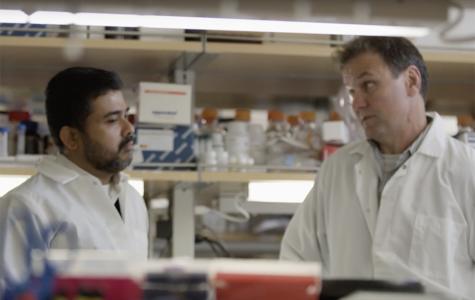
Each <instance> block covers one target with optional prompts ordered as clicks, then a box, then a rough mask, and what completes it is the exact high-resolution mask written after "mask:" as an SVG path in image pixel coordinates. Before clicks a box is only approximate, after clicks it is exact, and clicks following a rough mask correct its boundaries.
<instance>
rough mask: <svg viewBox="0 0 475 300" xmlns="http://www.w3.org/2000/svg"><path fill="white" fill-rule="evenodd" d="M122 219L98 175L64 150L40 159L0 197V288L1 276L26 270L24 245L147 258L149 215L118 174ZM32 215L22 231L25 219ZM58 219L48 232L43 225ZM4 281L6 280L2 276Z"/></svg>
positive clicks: (19, 275) (19, 274)
mask: <svg viewBox="0 0 475 300" xmlns="http://www.w3.org/2000/svg"><path fill="white" fill-rule="evenodd" d="M119 188H120V194H119V202H120V206H121V212H122V216H123V219H122V218H121V217H120V215H119V214H118V212H117V210H116V208H115V207H114V204H113V203H112V202H111V200H110V199H109V198H108V196H107V195H106V191H105V190H104V189H103V188H102V187H101V183H100V181H99V179H97V178H96V177H94V176H92V175H90V174H88V173H86V172H84V171H83V170H82V169H79V167H77V166H76V165H74V164H73V163H72V162H70V161H69V160H67V159H66V158H65V157H64V156H61V155H60V156H56V157H48V158H45V159H44V160H43V161H42V162H40V164H39V166H38V173H37V174H36V175H34V176H32V177H31V178H29V179H28V180H27V181H26V182H25V183H24V184H22V185H20V186H19V187H17V188H16V189H14V190H12V191H10V192H9V193H8V194H7V195H5V196H4V197H3V198H2V199H0V291H1V286H2V281H3V280H5V276H9V277H10V278H11V279H15V280H18V279H21V278H22V277H24V276H25V275H24V274H25V263H24V254H23V253H24V247H25V242H26V239H27V240H28V242H29V243H32V244H36V246H40V247H42V248H46V249H50V248H63V249H64V248H66V249H67V248H75V249H102V250H113V251H115V250H117V251H121V252H124V253H125V254H126V255H130V256H131V257H134V258H139V259H145V258H147V249H148V242H147V231H148V217H147V211H146V208H145V203H144V200H143V198H142V197H141V196H140V194H139V193H138V192H137V191H136V190H135V189H134V188H133V187H132V186H130V185H129V184H128V183H127V178H126V176H125V175H123V174H120V179H119ZM29 217H30V220H31V221H32V222H31V225H32V226H30V228H29V232H28V233H27V232H26V229H25V228H26V226H27V225H25V224H26V223H25V219H26V218H29ZM59 224H61V226H62V229H59V228H55V229H54V230H53V231H54V232H53V234H51V235H50V236H49V237H48V238H45V236H43V234H42V231H44V230H45V229H47V228H49V227H50V226H51V225H53V226H55V225H59ZM3 284H5V282H3Z"/></svg>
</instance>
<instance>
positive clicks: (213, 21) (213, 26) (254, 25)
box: [141, 16, 429, 37]
mask: <svg viewBox="0 0 475 300" xmlns="http://www.w3.org/2000/svg"><path fill="white" fill-rule="evenodd" d="M141 24H142V26H143V27H149V28H167V29H197V30H223V31H248V32H275V33H301V34H337V35H366V36H381V35H384V36H406V37H422V36H425V35H427V34H428V33H429V29H428V28H425V27H408V26H386V25H361V24H341V23H318V22H297V21H276V20H254V19H229V18H199V17H173V16H143V17H142V19H141Z"/></svg>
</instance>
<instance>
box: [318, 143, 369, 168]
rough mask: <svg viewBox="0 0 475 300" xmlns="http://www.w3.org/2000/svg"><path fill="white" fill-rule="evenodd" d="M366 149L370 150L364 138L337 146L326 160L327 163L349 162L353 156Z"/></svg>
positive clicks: (363, 152)
mask: <svg viewBox="0 0 475 300" xmlns="http://www.w3.org/2000/svg"><path fill="white" fill-rule="evenodd" d="M367 151H371V146H370V145H369V144H368V142H367V141H366V140H360V141H355V142H352V143H349V144H347V145H345V146H343V147H341V148H339V149H338V150H337V151H335V153H333V154H332V155H331V156H330V157H329V158H328V159H327V160H326V162H327V164H342V163H345V162H348V163H349V162H351V161H353V160H354V158H355V157H356V158H358V157H361V156H362V155H364V154H365V153H366V152H367Z"/></svg>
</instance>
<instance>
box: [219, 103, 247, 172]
mask: <svg viewBox="0 0 475 300" xmlns="http://www.w3.org/2000/svg"><path fill="white" fill-rule="evenodd" d="M250 120H251V112H250V110H249V109H244V108H238V109H236V111H235V117H234V121H232V122H229V123H228V124H227V129H228V130H227V134H226V138H225V145H226V149H227V150H228V153H229V164H230V165H231V167H234V168H236V169H238V170H241V171H242V170H245V169H246V166H248V165H253V164H254V160H253V158H252V157H251V155H250V137H249V121H250Z"/></svg>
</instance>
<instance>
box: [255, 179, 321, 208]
mask: <svg viewBox="0 0 475 300" xmlns="http://www.w3.org/2000/svg"><path fill="white" fill-rule="evenodd" d="M313 184H314V182H313V181H312V180H282V181H278V180H276V181H251V182H249V186H248V187H249V193H248V199H247V201H250V202H268V203H269V202H271V203H301V202H303V200H304V199H305V197H306V196H307V194H308V193H309V191H310V190H311V189H312V187H313Z"/></svg>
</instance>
